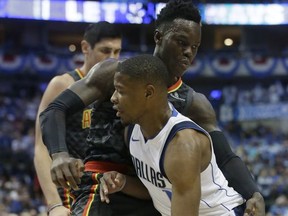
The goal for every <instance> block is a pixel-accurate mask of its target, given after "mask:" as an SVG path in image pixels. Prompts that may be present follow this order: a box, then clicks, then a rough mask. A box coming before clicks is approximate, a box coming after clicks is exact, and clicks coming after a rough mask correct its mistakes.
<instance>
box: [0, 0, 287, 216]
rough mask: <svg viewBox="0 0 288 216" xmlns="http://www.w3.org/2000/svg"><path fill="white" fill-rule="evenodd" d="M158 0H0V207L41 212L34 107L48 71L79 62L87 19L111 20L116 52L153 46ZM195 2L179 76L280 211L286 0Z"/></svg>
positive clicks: (283, 209) (5, 211)
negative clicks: (186, 61) (198, 27)
mask: <svg viewBox="0 0 288 216" xmlns="http://www.w3.org/2000/svg"><path fill="white" fill-rule="evenodd" d="M164 2H165V1H162V2H160V1H144V0H142V1H141V0H138V1H120V0H119V1H112V0H111V1H73V0H69V1H68V0H66V1H65V0H0V216H2V215H3V216H4V215H22V216H24V215H27V216H28V215H41V214H42V215H45V213H44V212H45V208H46V207H45V200H44V199H43V196H42V193H41V189H40V186H39V184H38V181H37V177H36V176H35V170H34V167H33V153H34V152H33V151H34V150H33V149H34V121H35V115H36V112H37V108H38V104H39V102H40V99H41V96H42V93H43V92H44V90H45V88H46V86H47V83H48V82H49V81H50V79H51V78H52V77H53V76H55V75H56V74H59V73H63V72H65V71H67V70H69V69H72V68H74V67H75V66H77V65H80V64H81V62H82V56H81V54H80V47H79V44H80V41H81V39H82V33H83V31H84V28H85V26H86V25H87V23H91V22H93V21H99V20H107V21H110V22H115V23H117V25H118V27H119V28H121V29H122V31H123V33H124V42H123V51H122V54H121V58H125V57H129V56H133V55H135V54H139V53H151V54H152V53H153V48H154V41H153V28H154V26H153V19H154V17H155V14H156V13H157V11H159V9H160V8H161V7H162V6H161V5H163V3H164ZM194 3H195V4H196V5H198V6H199V9H200V11H201V14H202V16H203V31H202V43H201V47H200V50H199V53H198V55H197V57H196V59H195V61H194V63H193V65H192V67H191V68H190V69H189V70H188V71H187V73H186V75H185V78H184V80H185V81H186V82H187V83H188V84H189V85H191V86H192V87H193V88H194V89H195V90H197V91H199V92H202V93H204V94H205V95H206V96H207V97H208V98H209V100H210V101H211V103H212V105H213V106H214V108H215V110H216V112H217V114H218V120H219V123H220V126H221V127H222V129H223V130H224V131H225V133H226V134H227V137H228V138H229V140H230V143H231V144H232V146H233V148H234V150H235V152H236V153H237V154H238V155H239V156H241V157H242V159H243V160H244V161H245V163H246V164H247V166H248V167H249V169H250V170H251V172H252V173H253V175H254V177H255V179H256V181H257V182H258V184H259V186H260V188H261V189H262V193H263V195H264V197H265V202H266V207H267V208H266V211H267V215H281V216H282V215H283V216H285V215H288V198H287V197H288V187H287V185H288V169H287V167H288V121H287V120H288V26H287V24H288V2H287V1H285V0H283V1H281V0H274V1H273V0H266V1H265V0H262V1H260V0H254V1H252V0H251V1H248V0H244V1H240V0H239V1H235V0H232V1H228V0H227V1H217V0H214V1H213V0H207V1H205V0H203V1H194ZM228 3H229V4H228ZM89 8H90V9H89ZM111 8H112V9H111ZM95 11H96V12H95Z"/></svg>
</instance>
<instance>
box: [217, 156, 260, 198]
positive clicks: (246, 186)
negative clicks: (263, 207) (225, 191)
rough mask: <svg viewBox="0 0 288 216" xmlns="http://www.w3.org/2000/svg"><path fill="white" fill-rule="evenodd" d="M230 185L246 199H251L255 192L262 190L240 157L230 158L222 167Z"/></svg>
mask: <svg viewBox="0 0 288 216" xmlns="http://www.w3.org/2000/svg"><path fill="white" fill-rule="evenodd" d="M221 171H222V172H223V174H224V176H225V177H226V179H227V181H228V183H229V186H231V187H233V188H234V189H235V190H236V191H237V192H238V193H239V194H241V195H242V196H243V197H244V198H245V199H250V198H251V197H252V196H253V194H254V193H255V192H260V190H259V188H258V186H257V184H256V182H255V180H254V179H253V177H252V175H251V173H250V172H249V170H248V169H247V167H246V165H245V164H244V162H243V161H242V160H241V159H240V158H239V157H234V158H232V159H230V161H228V162H227V163H226V164H225V165H224V166H223V167H222V168H221Z"/></svg>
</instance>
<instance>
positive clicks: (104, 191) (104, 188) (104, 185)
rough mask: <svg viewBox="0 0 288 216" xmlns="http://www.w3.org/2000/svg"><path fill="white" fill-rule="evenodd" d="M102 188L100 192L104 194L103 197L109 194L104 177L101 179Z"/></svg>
mask: <svg viewBox="0 0 288 216" xmlns="http://www.w3.org/2000/svg"><path fill="white" fill-rule="evenodd" d="M100 188H101V190H100V191H102V192H103V195H104V194H108V186H107V183H106V180H105V179H104V177H102V178H100Z"/></svg>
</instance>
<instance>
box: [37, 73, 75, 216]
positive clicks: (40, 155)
mask: <svg viewBox="0 0 288 216" xmlns="http://www.w3.org/2000/svg"><path fill="white" fill-rule="evenodd" d="M72 82H74V81H73V79H72V78H71V77H70V76H69V75H62V76H56V77H54V78H53V79H52V80H51V82H50V83H49V85H48V87H47V89H46V90H45V92H44V94H43V97H42V99H41V102H40V105H39V108H38V114H37V118H36V121H35V149H34V166H35V169H36V174H37V177H38V180H39V183H40V186H41V189H42V191H43V194H44V197H45V199H46V202H47V207H48V209H49V208H50V207H53V206H55V205H57V204H58V205H57V207H55V208H53V209H52V210H51V211H50V213H49V215H50V216H53V215H59V216H68V215H70V211H69V209H67V208H65V207H64V206H62V200H61V198H60V196H59V194H58V191H57V188H56V186H55V184H54V183H53V182H52V179H51V173H50V168H51V158H50V156H49V153H48V150H47V148H46V146H45V145H44V143H43V141H42V137H41V130H40V126H39V113H40V112H42V111H43V110H44V109H45V108H46V107H47V106H48V104H49V103H50V102H51V101H52V100H53V99H54V98H55V97H56V96H57V95H59V93H60V92H62V91H63V90H65V89H66V88H67V87H68V86H69V85H70V84H71V83H72ZM60 204H61V205H60Z"/></svg>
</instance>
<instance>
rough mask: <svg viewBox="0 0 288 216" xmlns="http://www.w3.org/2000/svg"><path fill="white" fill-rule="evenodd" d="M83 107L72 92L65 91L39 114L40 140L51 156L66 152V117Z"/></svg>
mask: <svg viewBox="0 0 288 216" xmlns="http://www.w3.org/2000/svg"><path fill="white" fill-rule="evenodd" d="M84 107H85V105H84V103H83V102H82V101H81V99H80V98H79V97H78V96H77V95H76V94H75V93H74V92H72V91H71V90H65V91H64V92H62V93H61V94H60V95H59V96H58V97H57V98H56V99H55V100H54V101H53V102H52V103H50V104H49V106H48V107H47V108H46V109H45V110H44V111H43V112H41V114H40V123H41V131H42V139H43V142H44V144H45V145H46V146H47V148H48V150H49V153H50V154H51V155H52V154H54V153H58V152H68V150H67V146H66V116H67V115H71V114H73V113H75V112H77V111H79V110H81V109H83V108H84Z"/></svg>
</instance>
